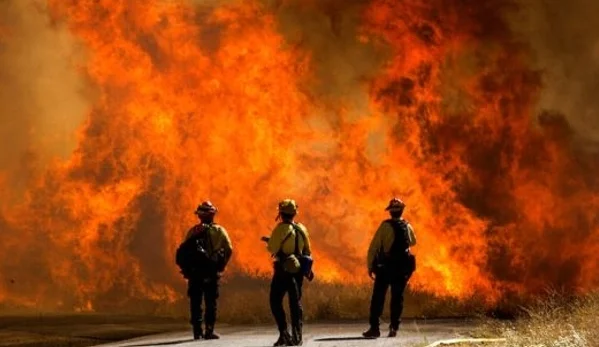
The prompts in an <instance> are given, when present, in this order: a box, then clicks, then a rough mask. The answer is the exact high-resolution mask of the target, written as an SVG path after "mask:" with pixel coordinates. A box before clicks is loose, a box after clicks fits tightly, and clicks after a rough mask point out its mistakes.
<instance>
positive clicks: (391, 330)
mask: <svg viewBox="0 0 599 347" xmlns="http://www.w3.org/2000/svg"><path fill="white" fill-rule="evenodd" d="M395 336H397V329H394V328H390V329H389V335H387V337H395Z"/></svg>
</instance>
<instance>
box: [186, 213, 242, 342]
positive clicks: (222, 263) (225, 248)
mask: <svg viewBox="0 0 599 347" xmlns="http://www.w3.org/2000/svg"><path fill="white" fill-rule="evenodd" d="M217 211H218V210H217V208H216V207H215V206H214V205H213V204H212V203H211V202H210V201H204V202H202V204H201V205H199V206H198V208H197V209H196V211H195V214H196V215H197V216H198V218H199V219H200V223H199V224H197V225H195V226H194V227H192V228H191V229H190V230H189V231H188V232H187V235H186V237H185V240H184V241H183V243H182V244H181V245H180V246H179V248H178V249H177V255H176V261H177V265H179V267H180V268H181V273H182V274H183V276H184V277H185V278H186V279H187V281H188V288H187V295H188V296H189V304H190V311H191V320H190V323H191V325H192V327H193V337H194V339H195V340H199V339H202V338H203V339H206V340H213V339H218V338H219V336H218V335H217V334H216V333H215V332H214V325H215V323H216V309H217V299H218V296H219V293H218V287H219V280H220V277H221V274H222V272H223V271H224V270H225V267H226V266H227V263H228V262H229V259H230V258H231V255H232V253H233V246H232V244H231V240H230V239H229V235H228V234H227V231H226V230H225V228H223V227H222V226H220V225H218V224H216V223H215V222H214V216H215V215H216V212H217ZM204 302H205V304H206V306H205V307H206V312H205V315H204V316H202V304H203V303H204ZM202 323H205V326H206V331H204V330H203V327H202Z"/></svg>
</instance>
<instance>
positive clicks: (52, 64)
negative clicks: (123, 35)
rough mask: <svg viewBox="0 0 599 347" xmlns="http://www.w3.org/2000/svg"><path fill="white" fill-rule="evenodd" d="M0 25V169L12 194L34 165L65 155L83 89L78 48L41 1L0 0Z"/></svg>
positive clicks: (83, 101) (83, 104)
mask: <svg viewBox="0 0 599 347" xmlns="http://www.w3.org/2000/svg"><path fill="white" fill-rule="evenodd" d="M0 27H3V28H4V30H3V32H4V34H3V39H2V40H0V80H2V83H1V84H0V138H2V141H3V143H5V144H10V145H6V146H2V148H0V172H4V173H7V172H8V173H9V174H8V175H9V178H7V182H5V184H7V185H10V186H11V192H13V193H18V192H21V191H22V189H23V188H24V187H25V186H26V185H27V183H28V182H29V181H30V179H31V177H32V175H34V173H35V172H36V168H45V166H46V164H47V163H48V162H49V161H50V160H51V159H52V158H54V157H62V158H64V157H67V156H68V155H69V154H70V153H71V151H72V150H73V146H74V145H75V140H76V139H75V134H76V133H75V131H76V129H78V127H79V126H80V124H81V122H82V120H83V118H84V116H85V113H86V111H87V109H88V107H89V90H86V84H85V81H84V79H83V78H82V75H81V74H80V73H79V71H77V69H76V68H75V63H76V62H77V61H78V59H80V58H81V57H82V54H81V52H80V50H79V49H78V47H77V45H76V44H75V42H74V40H73V38H72V37H71V36H70V34H69V33H68V32H67V30H65V29H64V28H60V27H58V28H57V27H55V26H52V25H51V23H50V22H49V17H48V15H47V13H46V11H45V7H44V5H42V2H40V1H36V0H24V1H1V2H0ZM85 94H88V95H85ZM5 202H6V201H5Z"/></svg>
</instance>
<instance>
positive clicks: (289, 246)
mask: <svg viewBox="0 0 599 347" xmlns="http://www.w3.org/2000/svg"><path fill="white" fill-rule="evenodd" d="M296 225H297V226H298V227H299V228H300V230H301V231H302V234H303V235H301V236H300V238H299V239H298V250H299V252H300V253H301V254H305V255H311V254H312V250H311V249H310V235H309V234H308V229H307V228H306V227H305V226H304V225H303V224H301V223H296ZM288 235H289V237H287V236H288ZM302 236H303V237H302ZM296 237H297V235H296V232H295V229H294V228H293V226H291V224H289V223H283V222H281V223H279V224H277V226H276V227H275V228H274V229H273V231H272V234H271V235H270V239H269V240H268V245H267V246H266V249H268V252H269V253H271V254H272V255H276V254H277V253H279V251H281V252H283V253H284V254H287V255H290V254H293V253H294V252H295V238H296ZM283 241H285V242H283Z"/></svg>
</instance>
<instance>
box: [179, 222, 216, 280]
mask: <svg viewBox="0 0 599 347" xmlns="http://www.w3.org/2000/svg"><path fill="white" fill-rule="evenodd" d="M194 228H198V226H196V227H194ZM209 239H210V237H209V234H208V232H207V231H206V230H202V231H199V232H196V233H195V234H194V235H193V236H191V237H190V238H189V239H187V240H185V241H184V242H183V243H182V244H181V245H180V246H179V247H178V248H177V252H176V254H175V262H176V264H177V266H179V269H180V270H181V273H182V274H183V277H185V278H187V279H189V278H191V277H207V276H209V275H211V274H213V273H216V266H215V263H214V262H213V261H212V260H211V259H210V255H209V254H208V251H209V247H208V246H209V243H210V240H209Z"/></svg>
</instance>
